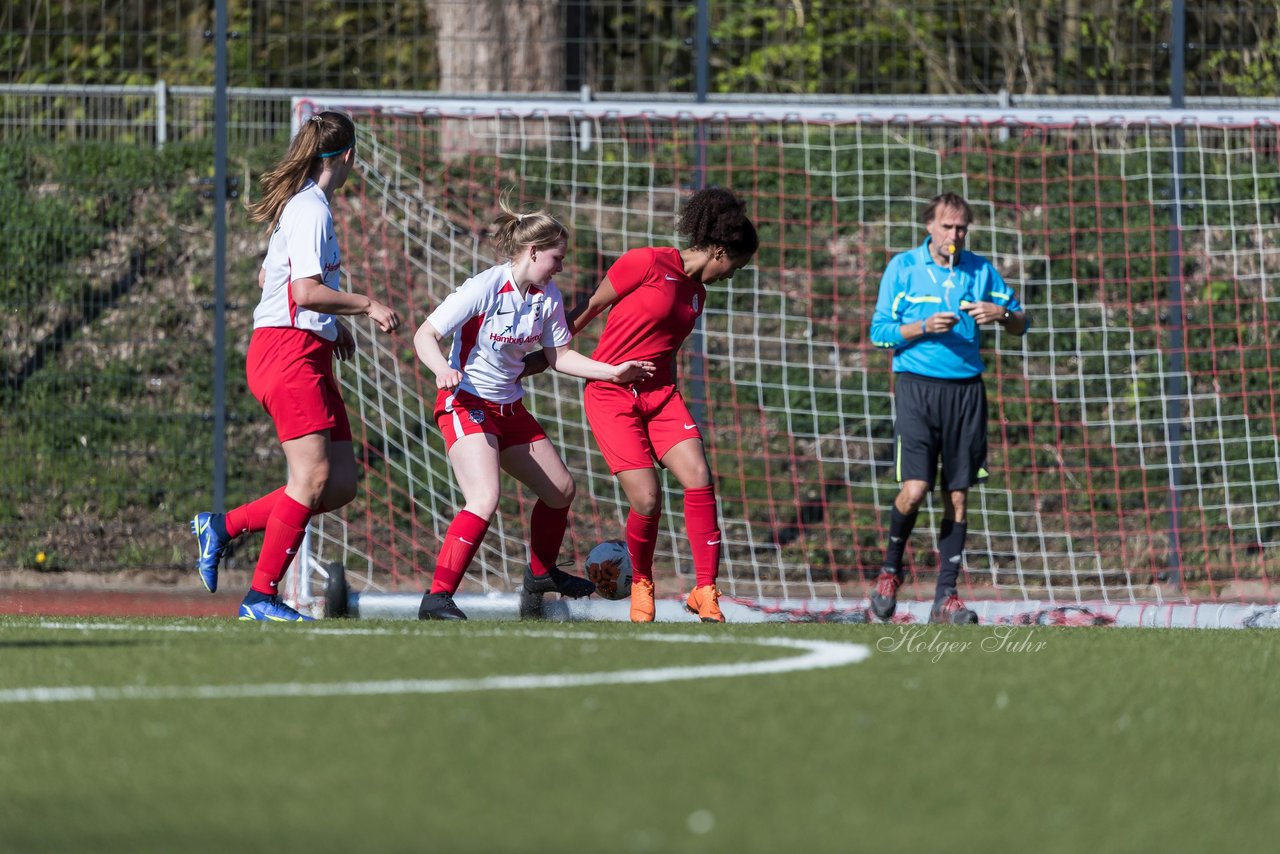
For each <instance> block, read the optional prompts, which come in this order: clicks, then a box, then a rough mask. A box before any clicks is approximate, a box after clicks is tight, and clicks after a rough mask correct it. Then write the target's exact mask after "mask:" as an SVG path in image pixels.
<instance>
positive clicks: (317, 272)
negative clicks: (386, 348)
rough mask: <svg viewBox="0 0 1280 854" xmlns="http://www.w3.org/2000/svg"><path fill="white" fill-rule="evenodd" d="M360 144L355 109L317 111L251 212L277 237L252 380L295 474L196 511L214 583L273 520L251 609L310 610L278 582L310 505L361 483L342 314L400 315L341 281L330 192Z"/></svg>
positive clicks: (286, 613)
mask: <svg viewBox="0 0 1280 854" xmlns="http://www.w3.org/2000/svg"><path fill="white" fill-rule="evenodd" d="M355 144H356V129H355V125H354V124H353V123H352V121H351V119H350V118H349V117H348V116H346V115H345V114H343V113H338V112H333V111H330V110H326V111H324V112H321V113H316V114H315V115H314V116H311V118H310V119H308V120H307V121H306V122H303V124H302V127H301V128H300V129H299V130H298V133H297V134H296V135H295V136H294V138H293V141H292V142H291V143H290V144H289V150H288V151H287V152H286V153H285V155H284V157H283V158H282V159H281V160H280V162H279V163H278V164H276V166H275V168H273V169H271V170H270V171H269V172H267V173H266V174H265V175H263V176H262V198H261V200H260V201H258V202H257V203H256V204H254V205H253V206H252V207H251V208H250V217H251V218H252V219H254V220H255V221H257V222H265V223H268V234H269V236H270V240H269V242H268V245H267V255H266V258H265V259H264V260H263V262H262V267H261V269H260V270H259V271H258V286H259V287H261V288H262V295H261V298H260V300H259V302H258V307H257V309H256V310H255V311H254V313H253V337H252V338H251V339H250V341H249V352H248V354H247V356H246V359H245V372H246V374H247V375H248V380H249V390H250V391H251V392H253V396H254V397H256V398H257V399H258V401H259V402H260V403H261V404H262V406H263V408H264V409H265V410H266V411H267V413H268V414H269V415H270V416H271V420H272V421H273V422H274V423H275V427H276V436H277V438H278V439H279V440H280V447H281V448H282V449H283V450H284V456H285V460H286V461H287V462H288V468H289V476H288V482H287V483H286V484H285V485H284V486H282V487H280V488H279V489H277V490H275V491H274V492H270V493H268V494H267V495H264V496H263V497H261V498H258V499H256V500H254V501H251V502H249V503H248V504H244V505H241V506H240V507H236V508H234V509H232V510H230V511H229V512H227V513H226V514H225V515H224V514H221V513H198V514H196V517H195V518H194V519H193V520H192V521H191V532H192V533H193V534H195V535H196V538H197V540H198V542H199V546H200V556H199V559H198V560H197V563H196V568H197V569H198V570H199V572H200V578H201V580H202V581H203V582H204V585H205V587H206V588H208V590H209V592H210V593H212V592H213V591H215V590H217V588H218V562H219V560H220V559H221V557H222V554H223V551H224V550H225V549H226V547H227V545H228V544H229V543H230V542H231V540H232V539H234V538H235V537H238V536H240V535H241V534H244V533H247V532H250V531H263V532H264V534H263V538H262V551H261V552H260V553H259V555H258V563H257V565H256V567H255V568H254V570H253V582H252V586H251V588H250V590H249V592H248V593H247V594H246V595H245V598H244V601H243V602H242V603H241V604H240V619H241V620H268V621H274V622H296V621H299V620H310V619H311V618H310V617H308V616H305V615H303V614H299V613H298V612H297V611H295V610H294V609H293V608H291V607H289V606H288V605H287V604H285V603H284V602H281V601H280V600H279V598H278V597H277V595H276V586H277V584H278V583H279V581H280V579H281V578H282V577H283V576H284V573H285V570H286V569H287V568H288V566H289V563H290V562H291V561H292V560H293V556H294V555H295V554H297V551H298V548H299V547H300V545H301V544H302V538H303V535H304V534H305V533H306V530H307V523H308V522H309V521H310V519H311V517H312V516H313V515H316V514H319V513H327V512H329V511H331V510H337V509H338V508H339V507H342V506H344V505H345V504H347V503H349V502H350V501H351V500H352V499H353V498H355V495H356V471H357V470H356V459H355V453H354V452H353V450H352V447H351V425H350V424H349V423H348V421H347V410H346V407H345V406H344V405H343V403H342V395H341V393H340V392H339V390H338V382H337V380H336V379H335V378H334V375H333V359H334V357H335V356H336V357H337V358H339V359H347V358H350V357H351V356H352V355H353V353H354V352H355V339H354V338H353V337H352V335H351V331H350V330H349V329H347V327H346V326H345V325H343V323H342V321H340V320H339V319H338V315H348V316H352V315H360V316H365V317H368V318H370V319H371V320H372V321H373V322H374V323H376V324H377V325H378V328H379V329H381V330H382V331H383V332H392V331H394V330H395V329H396V328H397V327H398V326H399V325H400V318H399V316H398V315H397V314H396V312H395V311H394V310H393V309H392V308H390V307H389V306H386V305H383V304H382V303H380V302H378V301H377V300H375V299H372V298H370V297H367V296H365V295H363V294H358V293H350V292H347V291H344V290H342V251H341V249H340V247H339V245H338V239H337V235H336V233H335V230H334V224H333V214H332V212H331V211H330V209H329V202H330V201H331V200H332V198H333V194H334V193H335V192H336V191H337V190H338V189H339V188H340V187H341V186H342V185H343V184H344V183H345V182H346V180H347V177H348V176H349V175H350V174H351V170H352V169H353V168H354V167H355V162H356V154H355Z"/></svg>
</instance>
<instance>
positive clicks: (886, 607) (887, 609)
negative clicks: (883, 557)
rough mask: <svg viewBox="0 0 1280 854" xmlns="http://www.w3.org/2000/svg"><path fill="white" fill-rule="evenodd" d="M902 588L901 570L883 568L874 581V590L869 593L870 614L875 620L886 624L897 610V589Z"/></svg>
mask: <svg viewBox="0 0 1280 854" xmlns="http://www.w3.org/2000/svg"><path fill="white" fill-rule="evenodd" d="M901 586H902V572H901V570H894V569H893V567H889V566H884V567H881V568H880V577H879V578H877V579H876V589H875V590H872V591H871V613H872V614H875V615H876V619H877V620H881V621H883V622H886V623H887V622H888V621H889V620H891V619H893V612H894V611H896V610H898V588H899V587H901Z"/></svg>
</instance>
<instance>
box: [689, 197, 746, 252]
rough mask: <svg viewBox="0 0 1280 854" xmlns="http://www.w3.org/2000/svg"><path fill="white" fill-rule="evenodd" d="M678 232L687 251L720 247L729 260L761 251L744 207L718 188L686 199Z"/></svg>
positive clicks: (737, 199) (740, 202)
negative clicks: (683, 240)
mask: <svg viewBox="0 0 1280 854" xmlns="http://www.w3.org/2000/svg"><path fill="white" fill-rule="evenodd" d="M678 230H679V232H680V235H681V236H682V237H684V238H685V240H687V241H688V243H689V248H690V249H716V248H719V249H723V250H724V251H725V252H727V253H728V254H729V256H730V257H732V258H749V257H751V256H752V255H754V254H755V252H756V250H757V249H759V248H760V238H759V236H758V235H757V234H756V227H755V226H754V225H752V224H751V220H750V219H749V218H748V217H747V206H746V204H745V203H744V202H743V201H742V199H740V198H738V197H737V196H736V195H734V194H733V193H732V192H730V191H729V190H725V189H722V188H720V187H707V188H706V189H705V190H699V191H698V192H696V193H694V194H693V195H692V196H690V197H689V201H687V202H686V203H685V206H684V210H683V211H681V213H680V223H679V226H678Z"/></svg>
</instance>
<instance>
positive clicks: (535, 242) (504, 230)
mask: <svg viewBox="0 0 1280 854" xmlns="http://www.w3.org/2000/svg"><path fill="white" fill-rule="evenodd" d="M509 195H510V191H509V190H508V191H506V192H504V193H503V194H502V196H501V198H499V199H498V208H499V209H500V210H501V213H499V214H498V216H497V217H496V218H495V219H494V221H493V231H492V240H493V245H494V246H496V247H497V249H498V251H499V252H501V253H502V254H503V256H504V257H506V258H509V259H510V258H515V257H516V255H517V254H519V252H520V250H521V248H523V247H525V246H532V247H533V248H534V249H550V248H551V247H552V246H555V245H556V244H558V243H560V242H561V241H565V242H568V240H569V229H567V228H565V227H564V226H563V225H561V224H560V221H559V220H558V219H556V218H555V217H553V216H552V215H551V214H549V213H545V212H544V211H532V212H529V213H516V212H515V210H513V209H512V208H511V206H510V205H509V204H508V202H507V199H508V197H509Z"/></svg>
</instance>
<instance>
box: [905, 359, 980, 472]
mask: <svg viewBox="0 0 1280 854" xmlns="http://www.w3.org/2000/svg"><path fill="white" fill-rule="evenodd" d="M893 402H894V409H895V410H896V416H897V417H896V418H895V419H894V425H893V439H894V464H895V470H894V473H895V475H896V477H897V480H898V482H899V483H901V482H902V481H906V480H923V481H924V482H926V483H928V484H929V488H930V489H933V484H934V482H935V479H936V476H937V472H938V461H939V459H941V461H942V488H943V489H944V490H947V491H951V490H960V489H968V488H969V487H971V486H973V485H974V484H977V483H981V482H982V481H984V480H986V479H987V470H986V468H985V466H986V464H987V391H986V387H985V386H984V385H983V383H982V377H981V376H977V377H973V378H972V379H966V380H944V379H935V378H933V377H924V376H920V375H919V374H909V373H900V374H898V375H897V376H896V377H895V379H894V387H893Z"/></svg>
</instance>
